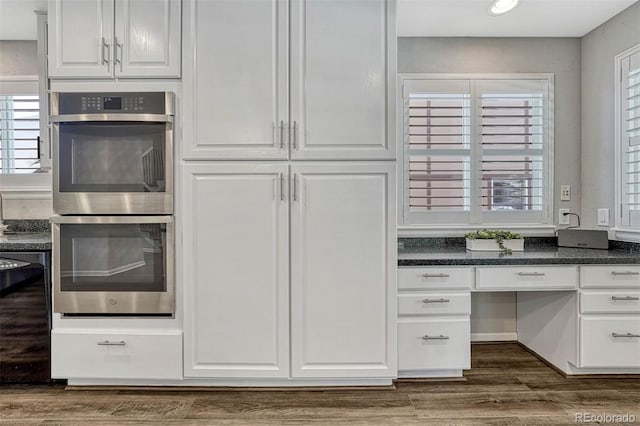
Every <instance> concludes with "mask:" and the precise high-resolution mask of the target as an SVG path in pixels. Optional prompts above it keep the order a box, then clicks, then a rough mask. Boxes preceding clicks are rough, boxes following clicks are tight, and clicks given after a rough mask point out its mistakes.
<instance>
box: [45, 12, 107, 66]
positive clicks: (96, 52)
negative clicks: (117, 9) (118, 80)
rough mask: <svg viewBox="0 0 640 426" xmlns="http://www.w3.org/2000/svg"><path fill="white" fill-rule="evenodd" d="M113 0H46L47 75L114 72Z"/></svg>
mask: <svg viewBox="0 0 640 426" xmlns="http://www.w3.org/2000/svg"><path fill="white" fill-rule="evenodd" d="M113 1H114V0H49V30H48V32H49V37H48V39H49V49H48V50H49V77H51V78H56V77H60V78H67V77H74V78H82V77H87V78H100V77H105V78H110V77H111V76H112V75H113V43H112V39H113V19H114V4H113Z"/></svg>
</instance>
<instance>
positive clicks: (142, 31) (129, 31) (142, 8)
mask: <svg viewBox="0 0 640 426" xmlns="http://www.w3.org/2000/svg"><path fill="white" fill-rule="evenodd" d="M180 10H181V4H180V0H160V1H159V0H116V23H115V34H116V39H117V42H118V45H117V46H116V47H115V48H116V49H117V52H115V54H116V55H117V59H118V62H117V64H116V76H118V77H140V78H148V77H167V78H171V77H180V36H181V31H180V24H181V16H180Z"/></svg>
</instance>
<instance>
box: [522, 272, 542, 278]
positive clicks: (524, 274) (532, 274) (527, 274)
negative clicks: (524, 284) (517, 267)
mask: <svg viewBox="0 0 640 426" xmlns="http://www.w3.org/2000/svg"><path fill="white" fill-rule="evenodd" d="M518 275H520V276H521V277H544V272H518Z"/></svg>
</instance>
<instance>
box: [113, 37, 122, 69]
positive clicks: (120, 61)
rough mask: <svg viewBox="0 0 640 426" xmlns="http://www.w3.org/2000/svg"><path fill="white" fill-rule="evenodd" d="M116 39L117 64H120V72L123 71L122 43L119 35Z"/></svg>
mask: <svg viewBox="0 0 640 426" xmlns="http://www.w3.org/2000/svg"><path fill="white" fill-rule="evenodd" d="M114 40H115V45H116V47H115V59H114V61H115V64H116V65H118V64H119V65H120V72H122V43H118V37H115V38H114ZM118 49H120V57H118Z"/></svg>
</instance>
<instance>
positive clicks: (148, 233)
mask: <svg viewBox="0 0 640 426" xmlns="http://www.w3.org/2000/svg"><path fill="white" fill-rule="evenodd" d="M51 222H52V224H53V265H54V275H53V288H54V297H53V307H54V312H58V313H62V314H131V315H137V314H173V313H174V312H175V279H174V261H175V257H174V239H175V236H174V226H173V218H172V217H171V216H55V217H53V218H52V219H51Z"/></svg>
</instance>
